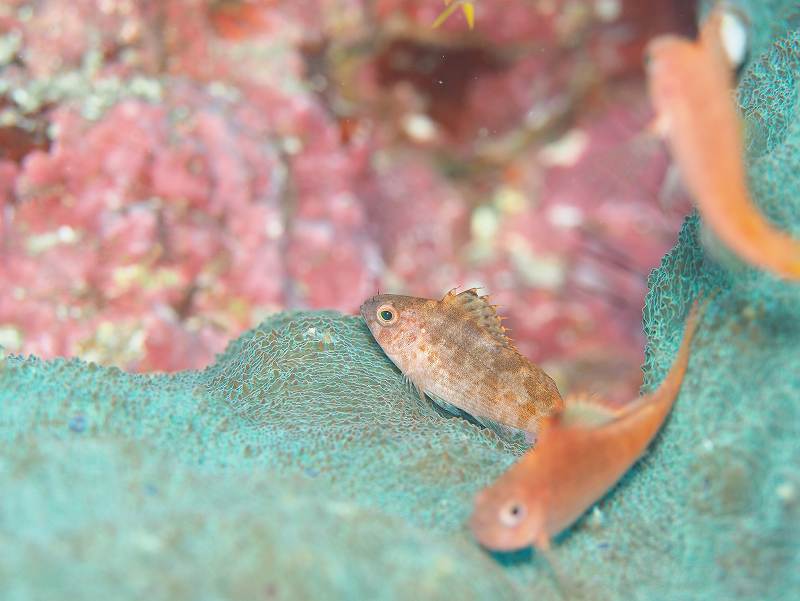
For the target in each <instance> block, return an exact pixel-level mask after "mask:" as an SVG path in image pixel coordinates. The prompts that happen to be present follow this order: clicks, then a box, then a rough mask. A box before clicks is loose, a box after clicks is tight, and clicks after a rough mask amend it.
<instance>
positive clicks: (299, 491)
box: [0, 0, 800, 601]
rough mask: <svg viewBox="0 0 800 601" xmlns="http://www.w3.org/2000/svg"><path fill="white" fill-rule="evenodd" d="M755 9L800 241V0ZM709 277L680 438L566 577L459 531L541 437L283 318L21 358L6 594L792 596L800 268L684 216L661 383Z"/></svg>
mask: <svg viewBox="0 0 800 601" xmlns="http://www.w3.org/2000/svg"><path fill="white" fill-rule="evenodd" d="M738 4H739V5H740V6H741V8H742V9H743V10H744V11H745V12H746V13H747V14H748V15H749V17H750V20H751V22H752V39H753V48H752V54H751V58H750V61H749V62H748V64H747V65H746V66H745V69H744V70H743V73H742V76H741V85H740V90H739V99H740V103H741V104H742V106H743V112H744V114H745V118H746V120H747V126H748V127H747V135H748V161H749V170H750V178H751V181H750V183H751V188H752V191H753V196H754V198H755V199H756V201H757V202H758V203H759V206H760V207H761V209H762V210H763V212H764V213H765V215H767V216H768V217H769V218H770V219H771V220H773V221H774V222H775V223H776V224H777V225H778V226H779V227H781V228H783V229H785V230H787V231H790V232H792V233H793V234H794V235H796V236H800V178H798V176H797V166H798V163H800V121H799V120H798V116H797V106H796V105H797V100H798V99H797V93H798V90H797V84H796V82H797V81H798V80H800V61H798V58H797V57H798V52H799V51H798V48H797V45H798V37H797V31H795V30H796V29H797V28H798V26H800V18H798V9H797V8H796V3H795V2H792V1H789V0H767V1H764V2H757V1H756V0H752V1H750V2H747V1H740V2H739V3H738ZM701 240H702V241H704V242H706V244H703V243H701ZM706 248H708V249H709V250H706ZM714 290H716V291H718V292H717V295H716V296H715V297H714V298H713V300H712V301H711V303H710V305H709V307H708V310H707V312H706V316H705V318H704V321H703V323H702V325H701V328H700V330H699V331H698V334H697V336H696V338H695V342H694V344H693V349H692V356H691V360H690V366H689V371H688V374H687V377H686V379H685V381H684V386H683V389H682V391H681V395H680V397H679V399H678V402H677V404H676V406H675V409H674V411H673V413H672V415H671V417H670V418H669V420H668V422H667V424H666V426H665V428H664V430H663V432H662V433H661V434H660V435H659V437H658V438H657V440H656V442H655V444H654V445H653V447H652V449H651V451H650V452H649V453H648V454H647V455H646V456H645V458H644V459H643V460H642V461H641V462H640V463H639V464H638V465H637V467H636V468H634V469H633V470H632V471H631V472H630V473H629V474H628V475H627V476H626V477H625V478H624V479H623V481H622V482H621V483H620V484H619V486H617V487H616V488H615V489H614V490H613V491H612V492H611V493H610V494H609V495H607V496H606V497H605V498H604V499H603V500H602V501H601V502H600V503H599V504H598V507H597V509H596V510H594V511H592V512H590V514H589V515H588V516H586V517H585V518H583V519H581V520H580V521H579V522H578V523H577V524H576V525H575V526H574V527H573V528H572V529H570V530H569V531H568V532H567V533H565V534H564V535H563V536H562V537H560V539H559V540H558V541H557V542H556V545H555V546H554V549H553V559H554V562H555V565H554V570H551V569H549V568H547V567H546V565H545V564H544V563H543V561H542V560H541V558H540V557H539V556H538V555H537V554H535V553H532V552H530V551H526V552H521V553H517V554H513V555H508V556H490V555H487V554H485V553H483V552H482V551H481V550H480V549H478V548H477V547H476V546H475V545H474V543H473V542H472V541H471V539H470V537H469V534H468V533H467V532H466V530H465V527H464V525H463V524H464V521H465V519H466V517H467V515H468V513H469V510H470V506H471V497H472V495H473V493H474V492H475V490H477V489H478V488H480V487H482V486H483V485H485V484H486V483H488V482H490V481H491V480H492V479H493V478H495V477H496V476H497V475H498V474H499V473H500V472H501V471H502V470H503V469H505V468H506V467H507V466H508V465H509V464H510V463H511V462H512V461H513V460H514V459H515V458H516V457H517V456H518V454H519V453H520V452H521V450H522V449H520V448H518V447H514V446H510V445H508V444H507V443H504V442H503V441H501V440H499V439H498V438H497V437H496V436H494V435H493V434H492V433H490V432H487V431H484V430H480V429H478V428H476V427H474V426H473V425H471V424H469V423H467V422H465V421H464V420H461V419H458V418H448V417H446V416H443V415H440V414H439V413H438V412H437V411H436V410H435V409H434V408H433V407H432V406H431V405H430V403H428V402H423V401H420V399H418V398H417V397H416V395H415V394H414V393H413V392H412V391H410V390H409V389H408V388H407V387H405V386H404V384H403V381H402V378H401V377H400V375H399V373H398V372H397V370H396V369H395V368H394V367H393V366H392V365H391V363H390V362H389V361H388V360H387V359H386V358H385V357H384V356H383V354H382V353H381V351H380V349H379V348H378V346H377V345H376V344H375V343H374V342H373V341H372V339H371V337H370V336H369V333H368V331H367V330H366V328H365V326H364V325H363V324H362V323H361V322H360V320H358V319H356V318H352V317H344V316H339V315H337V314H333V313H314V314H311V313H293V314H284V315H281V316H277V317H275V318H272V319H270V320H268V321H266V322H265V323H263V324H262V325H261V326H259V327H258V328H256V329H255V330H253V331H251V332H249V333H247V334H245V335H244V336H242V337H241V338H240V339H239V340H237V341H235V342H233V343H232V344H231V345H230V347H229V348H228V350H227V351H226V352H225V353H224V354H223V355H222V356H220V357H219V358H218V360H217V362H216V363H215V364H214V365H213V366H212V367H210V368H209V369H207V370H206V371H204V372H186V373H182V374H177V375H173V376H139V375H129V374H125V373H123V372H120V371H119V370H115V369H103V368H98V367H95V366H92V365H87V364H85V363H82V362H79V361H49V362H43V361H39V360H36V359H21V358H15V357H9V358H6V359H4V360H2V361H0V442H1V443H2V446H0V490H2V495H0V588H2V591H0V592H2V598H3V599H31V598H32V599H48V600H49V599H53V598H61V597H70V596H71V597H75V598H82V599H100V598H104V599H106V598H114V599H139V598H142V597H144V596H145V595H147V596H148V597H153V598H163V599H175V600H181V599H230V598H237V599H257V598H263V599H305V598H308V599H315V598H325V599H328V598H331V599H335V598H340V599H351V598H352V599H380V598H385V599H425V598H432V599H434V598H447V599H449V598H463V599H469V598H492V599H503V598H519V599H560V598H561V596H560V594H559V592H558V589H557V588H556V585H555V584H554V578H553V573H554V572H555V573H558V574H560V576H561V580H562V582H561V587H562V589H563V590H564V592H565V593H566V594H567V596H568V597H569V598H576V599H581V598H585V599H593V600H597V601H603V600H612V599H620V600H622V599H625V600H628V599H632V600H642V601H644V600H647V601H651V600H656V599H658V600H661V599H663V600H676V601H678V600H684V599H686V600H688V599H726V600H728V599H742V600H745V599H747V600H749V599H753V600H756V599H757V600H770V601H771V600H782V599H786V600H787V601H788V600H790V599H796V598H797V595H798V591H800V570H798V569H797V566H798V565H800V350H798V349H800V285H798V284H791V283H786V282H782V281H779V280H777V279H775V278H773V277H772V276H770V275H768V274H764V273H760V272H758V271H756V270H753V269H751V268H749V267H747V266H744V265H742V264H741V263H740V262H739V261H738V260H737V259H735V258H734V257H732V256H730V254H729V253H726V252H725V251H724V250H722V249H720V248H719V245H717V244H715V243H714V241H713V237H712V236H710V235H708V234H703V233H702V228H701V225H700V223H699V221H698V219H697V218H696V217H694V216H693V217H690V218H689V219H688V220H687V222H686V224H685V225H684V228H683V230H682V232H681V235H680V239H679V242H678V245H677V246H676V247H675V249H673V250H672V251H671V252H670V253H669V254H668V255H667V256H666V257H665V259H664V261H663V262H662V265H661V267H660V268H659V269H658V270H656V271H655V272H654V273H653V274H652V276H651V278H650V293H649V296H648V298H647V303H646V307H645V313H644V326H645V330H646V332H647V335H648V339H649V345H648V349H647V361H646V365H645V368H644V371H645V385H644V388H645V389H646V390H650V389H652V388H653V387H654V386H656V385H657V383H658V382H660V381H661V379H662V378H663V376H664V374H665V373H666V370H667V369H668V367H669V365H670V364H671V362H672V360H673V358H674V354H675V351H676V349H677V346H678V343H679V340H680V336H681V332H682V326H683V321H684V318H685V316H686V312H687V310H688V307H689V306H690V304H691V301H692V299H693V298H695V297H696V296H698V295H702V294H706V293H707V292H710V291H714Z"/></svg>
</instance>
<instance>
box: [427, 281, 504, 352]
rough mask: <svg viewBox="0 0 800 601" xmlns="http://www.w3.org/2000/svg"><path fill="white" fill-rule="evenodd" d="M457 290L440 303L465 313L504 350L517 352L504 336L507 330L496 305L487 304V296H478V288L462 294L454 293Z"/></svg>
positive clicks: (453, 290)
mask: <svg viewBox="0 0 800 601" xmlns="http://www.w3.org/2000/svg"><path fill="white" fill-rule="evenodd" d="M456 290H458V288H453V289H452V290H450V291H449V292H448V293H447V294H445V295H444V298H442V302H443V303H446V304H449V305H453V306H456V307H459V308H460V309H461V310H463V311H465V312H466V313H467V314H468V315H469V316H470V317H472V319H474V320H475V322H476V323H477V324H478V325H479V326H480V327H481V328H483V329H484V330H486V331H487V332H489V333H490V334H491V335H492V337H493V338H494V339H495V340H496V341H497V342H499V343H500V344H502V345H503V346H505V347H506V348H509V349H512V350H515V351H516V350H517V349H516V347H515V346H514V343H513V342H511V339H510V338H509V337H508V336H506V332H508V331H509V330H508V328H504V327H503V324H502V321H503V319H504V318H503V317H500V316H499V315H498V314H497V305H492V304H491V303H490V302H489V296H488V295H484V296H480V295H479V294H478V290H480V288H470V289H469V290H464V291H463V292H459V293H456Z"/></svg>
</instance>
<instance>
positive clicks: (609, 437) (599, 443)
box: [470, 303, 698, 551]
mask: <svg viewBox="0 0 800 601" xmlns="http://www.w3.org/2000/svg"><path fill="white" fill-rule="evenodd" d="M697 321H698V310H697V304H696V303H695V306H694V307H693V308H692V310H691V312H690V314H689V317H688V319H687V322H686V330H685V332H684V334H683V340H682V342H681V345H680V348H679V349H678V355H677V357H676V358H675V362H674V363H673V364H672V367H671V368H670V370H669V373H668V374H667V376H666V378H665V379H664V381H663V382H662V383H661V385H660V386H659V387H658V389H657V390H656V391H655V392H654V393H652V394H650V395H646V396H643V397H641V398H640V399H638V400H637V401H635V402H633V403H631V404H630V405H628V406H627V407H622V408H616V409H612V408H610V407H608V406H607V405H606V404H604V403H601V402H598V401H592V400H589V399H583V398H570V397H568V398H567V400H566V409H565V410H564V411H563V412H561V413H558V414H556V415H554V416H553V417H550V418H548V419H547V420H545V421H544V422H543V423H542V428H541V431H540V433H539V440H538V442H537V443H536V447H535V448H533V449H531V450H530V451H528V452H527V453H526V454H525V455H523V457H522V458H521V459H520V460H519V461H518V462H517V463H515V464H514V465H513V466H512V467H511V468H510V469H509V470H508V471H507V472H505V473H504V474H503V475H502V476H500V478H498V480H497V481H496V482H494V483H493V484H492V485H491V486H489V487H488V488H486V489H484V490H482V491H481V492H480V493H478V495H477V496H476V498H475V508H474V511H473V514H472V517H471V519H470V527H471V528H472V532H473V533H474V534H475V538H477V539H478V541H479V542H480V543H481V544H482V545H483V546H485V547H487V548H489V549H492V550H497V551H512V550H515V549H521V548H523V547H527V546H529V545H531V544H533V545H534V546H535V547H536V548H537V549H539V550H541V551H546V550H547V549H548V548H549V546H550V540H551V539H552V538H553V537H554V536H556V535H557V534H558V533H560V532H562V531H563V530H565V529H566V528H567V527H569V526H570V525H571V524H572V523H573V522H575V520H577V519H578V518H579V517H580V516H581V515H582V514H583V513H584V512H585V511H586V510H587V509H588V508H589V507H591V506H592V505H593V504H594V503H595V502H596V501H598V500H599V499H600V498H601V497H602V496H603V495H604V494H605V493H606V492H608V490H609V489H610V488H611V487H612V486H614V484H615V483H616V482H617V481H618V480H619V479H620V478H621V477H622V476H623V475H624V474H625V472H627V471H628V469H629V468H630V467H631V466H632V465H633V464H634V463H635V462H636V460H637V459H639V457H641V456H642V454H643V453H644V452H645V450H646V449H647V446H648V445H649V444H650V441H651V440H652V439H653V437H654V436H655V435H656V433H657V432H658V431H659V429H660V428H661V425H662V423H663V422H664V419H665V418H666V417H667V415H668V414H669V412H670V409H671V408H672V404H673V402H674V401H675V397H676V396H677V394H678V391H679V390H680V387H681V382H682V381H683V375H684V373H685V372H686V367H687V364H688V361H689V345H690V342H691V340H692V336H693V335H694V331H695V328H696V326H697Z"/></svg>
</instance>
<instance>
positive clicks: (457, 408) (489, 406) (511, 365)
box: [361, 288, 563, 442]
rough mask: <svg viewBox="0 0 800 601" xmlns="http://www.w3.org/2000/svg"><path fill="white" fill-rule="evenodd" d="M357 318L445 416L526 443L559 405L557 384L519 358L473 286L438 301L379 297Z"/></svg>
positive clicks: (486, 298)
mask: <svg viewBox="0 0 800 601" xmlns="http://www.w3.org/2000/svg"><path fill="white" fill-rule="evenodd" d="M361 315H362V316H363V317H364V321H366V322H367V326H368V327H369V329H370V331H371V332H372V335H373V336H374V337H375V340H377V342H378V344H379V345H380V346H381V348H382V349H383V351H384V352H385V353H386V355H387V356H388V357H389V358H390V359H391V360H392V361H393V362H394V364H395V365H396V366H397V367H398V368H399V369H400V371H401V372H403V375H404V376H405V377H406V378H408V380H409V381H410V382H411V383H412V384H413V385H414V386H415V387H416V389H417V391H418V392H419V394H420V396H421V397H423V398H424V395H425V394H427V395H428V396H429V397H430V398H431V399H433V401H434V402H436V403H437V404H438V405H439V406H440V407H442V408H444V409H446V410H447V411H450V412H451V413H454V414H456V415H458V414H460V412H462V411H463V412H465V413H467V414H469V415H470V416H471V417H472V418H474V419H475V420H476V421H478V422H480V423H482V424H484V425H486V426H488V427H491V428H493V429H494V430H496V431H499V432H500V433H501V434H512V435H513V434H516V433H519V432H522V433H523V434H524V435H525V437H526V440H527V441H528V442H531V441H532V440H533V438H534V437H535V435H536V432H537V430H538V425H539V421H540V420H541V419H542V418H544V417H546V416H548V415H550V414H551V413H553V412H555V411H557V410H559V409H561V408H562V406H563V402H562V400H561V395H560V394H559V392H558V388H557V387H556V384H555V382H553V380H552V379H551V378H550V376H548V375H547V374H546V373H544V371H542V370H541V369H539V368H538V367H537V366H536V365H534V364H532V363H531V362H530V361H528V359H526V358H525V357H523V356H522V355H520V353H519V352H518V351H517V349H516V348H515V347H514V345H513V344H512V343H511V341H510V340H509V339H508V337H507V336H506V334H505V332H506V329H505V328H504V327H503V326H502V325H501V323H500V320H501V318H500V317H498V315H497V313H496V312H495V306H494V305H491V304H489V301H488V297H486V296H479V295H478V292H477V290H476V289H475V288H473V289H470V290H466V291H464V292H461V293H460V294H456V293H455V290H451V291H450V292H448V293H447V294H446V295H445V296H444V298H443V299H442V300H439V301H437V300H432V299H427V298H416V297H412V296H399V295H395V294H381V295H378V296H375V297H373V298H371V299H369V300H368V301H366V302H365V303H364V304H363V305H361Z"/></svg>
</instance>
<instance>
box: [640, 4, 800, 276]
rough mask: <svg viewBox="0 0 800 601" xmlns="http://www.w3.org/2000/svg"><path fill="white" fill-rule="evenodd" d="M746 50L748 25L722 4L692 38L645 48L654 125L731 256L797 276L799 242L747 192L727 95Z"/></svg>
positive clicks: (735, 118) (737, 125) (665, 39)
mask: <svg viewBox="0 0 800 601" xmlns="http://www.w3.org/2000/svg"><path fill="white" fill-rule="evenodd" d="M746 52H747V22H746V19H745V18H744V17H743V16H742V15H741V14H739V13H737V11H736V10H735V9H734V8H732V7H730V6H727V5H726V4H725V3H720V4H718V5H717V7H715V9H714V10H713V11H712V13H711V14H710V16H709V17H708V19H706V21H705V22H704V23H703V25H702V26H701V30H700V38H699V40H697V41H691V40H688V39H684V38H679V37H676V36H660V37H658V38H656V39H654V40H653V41H652V42H651V43H650V45H649V46H648V51H647V53H648V56H649V57H650V61H649V63H648V66H647V79H648V87H649V90H650V97H651V101H652V103H653V105H654V107H655V109H656V114H657V116H656V120H655V122H654V123H655V124H656V128H657V129H658V130H659V133H661V134H662V135H663V136H664V137H665V138H666V139H667V141H668V143H669V146H670V148H671V151H672V156H673V158H674V160H675V162H676V164H677V165H678V167H679V169H680V171H681V174H682V176H683V178H684V181H685V182H686V185H687V187H688V189H689V190H690V191H691V193H692V196H693V197H694V199H695V202H696V203H697V207H698V209H699V211H700V213H701V215H702V216H703V220H704V222H705V223H706V224H707V226H708V227H709V228H710V229H711V230H712V231H713V232H714V233H715V235H716V236H717V237H718V238H719V239H720V240H721V241H722V242H723V243H724V244H725V245H726V246H727V247H728V248H729V249H731V250H732V251H733V252H734V253H735V254H736V255H738V256H739V257H740V258H741V259H743V260H744V261H746V262H748V263H750V264H751V265H753V266H755V267H758V268H761V269H764V270H767V271H770V272H772V273H774V274H776V275H778V276H780V277H783V278H786V279H792V280H797V279H800V240H796V239H794V238H792V236H790V235H789V234H788V233H787V232H784V231H781V230H780V229H778V228H776V227H774V226H773V225H772V224H771V223H770V222H769V221H767V220H766V219H765V218H764V216H763V215H762V214H761V212H760V211H759V209H758V208H757V207H756V205H755V204H754V203H753V201H752V199H751V197H750V194H749V191H748V189H747V180H746V175H745V167H744V158H743V156H744V149H743V142H742V133H741V117H740V115H739V113H738V111H737V110H736V107H735V105H734V101H733V99H732V98H731V91H732V88H733V86H734V84H735V81H734V70H735V69H736V68H737V67H739V66H740V64H741V63H742V62H743V60H744V58H745V55H746Z"/></svg>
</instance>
